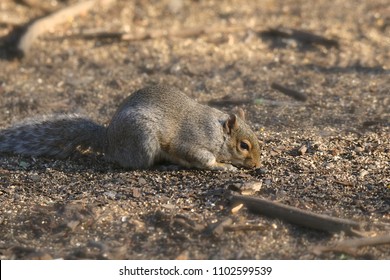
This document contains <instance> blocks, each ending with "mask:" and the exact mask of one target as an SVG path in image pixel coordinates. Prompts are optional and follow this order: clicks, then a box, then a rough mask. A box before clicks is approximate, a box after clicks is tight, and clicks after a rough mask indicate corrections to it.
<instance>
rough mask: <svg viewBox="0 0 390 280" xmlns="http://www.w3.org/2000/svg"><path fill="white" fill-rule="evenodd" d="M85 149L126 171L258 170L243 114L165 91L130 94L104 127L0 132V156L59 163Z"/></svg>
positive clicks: (27, 124)
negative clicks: (169, 166) (169, 167)
mask: <svg viewBox="0 0 390 280" xmlns="http://www.w3.org/2000/svg"><path fill="white" fill-rule="evenodd" d="M87 149H92V151H94V152H97V153H103V154H104V158H105V159H107V160H108V161H111V162H114V163H117V164H119V165H120V166H121V167H124V168H129V169H147V168H150V167H151V166H153V165H154V164H156V163H158V162H160V161H168V162H170V163H174V164H178V165H181V166H184V167H189V168H198V169H209V170H230V171H234V170H237V168H236V167H235V166H237V167H245V168H258V167H260V146H259V141H258V139H257V137H256V135H255V133H254V132H253V131H252V129H251V128H250V127H249V126H248V125H247V124H246V123H245V120H244V114H243V112H242V111H241V113H239V114H226V113H224V112H221V111H219V110H217V109H215V108H211V107H209V106H207V105H201V104H199V103H197V102H196V101H194V100H192V99H191V98H189V97H188V96H186V95H185V94H184V93H182V92H180V91H179V90H177V89H175V88H171V87H167V86H152V87H147V88H143V89H140V90H138V91H136V92H134V93H133V94H131V95H130V96H129V97H128V98H127V99H125V100H124V101H123V102H122V104H121V105H120V106H119V108H118V109H117V111H116V113H115V114H114V116H113V118H112V119H111V122H110V123H109V125H108V126H107V127H104V126H102V125H99V124H97V123H95V122H93V121H91V120H89V119H86V118H83V117H80V116H77V115H66V114H61V115H57V116H55V115H54V116H50V117H42V119H40V120H38V119H35V120H30V121H24V122H21V123H19V124H15V125H13V126H11V127H9V128H6V129H3V130H0V153H12V154H21V155H29V156H47V157H53V158H60V159H62V158H66V157H68V156H70V155H71V154H73V153H75V152H76V151H78V150H87Z"/></svg>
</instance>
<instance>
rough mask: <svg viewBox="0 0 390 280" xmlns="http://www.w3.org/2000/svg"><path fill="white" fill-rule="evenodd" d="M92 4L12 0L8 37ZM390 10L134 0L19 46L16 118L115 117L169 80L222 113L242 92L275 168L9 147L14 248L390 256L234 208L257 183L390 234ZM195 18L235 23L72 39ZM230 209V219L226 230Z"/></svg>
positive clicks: (79, 254) (28, 255)
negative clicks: (243, 190) (240, 193)
mask: <svg viewBox="0 0 390 280" xmlns="http://www.w3.org/2000/svg"><path fill="white" fill-rule="evenodd" d="M76 2H77V1H73V0H71V1H60V0H57V1H55V0H54V1H12V0H5V1H4V0H3V1H1V3H0V36H6V35H7V34H9V32H10V31H11V29H12V27H13V26H15V25H16V24H22V23H25V22H28V21H29V20H31V19H33V18H35V17H37V16H41V15H44V14H45V13H46V12H48V11H54V10H57V9H60V8H63V7H65V6H68V5H70V4H74V3H76ZM37 3H40V4H37ZM389 15H390V8H389V5H388V1H387V0H373V1H364V0H335V1H326V0H318V1H304V0H302V1H298V0H294V1H293V0H288V1H285V0H280V1H277V0H264V1H241V0H231V1H202V0H197V1H196V0H193V1H190V0H188V1H184V0H164V1H153V0H150V1H148V0H145V1H143V0H138V1H136V0H135V1H130V0H129V1H126V0H118V1H116V3H114V4H113V5H112V6H111V7H109V8H107V9H106V10H103V9H98V8H95V9H93V10H92V11H91V12H89V13H85V14H82V15H81V16H79V17H77V18H75V19H74V20H69V21H67V22H66V23H65V24H60V25H58V26H55V27H53V30H52V31H51V32H49V33H46V34H45V35H44V36H43V37H42V38H40V39H39V40H37V41H36V42H35V43H34V44H33V48H32V49H31V51H30V53H29V54H28V55H27V56H25V57H24V58H22V59H16V58H11V57H10V55H9V54H8V53H7V51H6V47H5V44H3V45H2V46H1V49H0V57H1V60H0V96H1V98H0V127H7V126H9V125H11V124H12V123H13V122H16V121H19V120H22V119H24V118H26V117H31V116H37V115H43V114H51V113H63V112H68V113H78V114H83V115H86V116H88V117H90V118H92V119H94V120H97V121H99V122H100V123H104V124H107V123H108V121H109V120H110V117H111V116H112V114H113V112H114V111H115V109H116V107H117V105H118V103H119V102H120V101H121V100H122V99H124V98H125V97H126V96H127V95H129V94H130V93H131V92H133V91H134V90H136V89H139V88H141V87H144V86H147V85H152V84H158V83H163V84H169V85H172V86H175V87H177V88H179V89H181V90H182V91H184V92H185V93H186V94H188V95H189V96H191V97H192V98H195V99H197V100H198V101H199V102H202V103H210V104H214V106H215V107H217V108H219V109H221V110H225V111H230V110H234V109H235V107H236V106H237V104H240V106H242V107H243V108H244V110H245V111H246V113H247V116H248V120H249V123H250V125H251V126H252V127H253V129H254V130H255V131H256V134H257V135H258V137H259V139H260V141H261V143H262V165H263V166H262V167H261V168H260V169H258V170H240V171H239V172H238V173H230V172H211V171H201V170H183V169H179V170H175V171H172V170H170V169H167V168H165V167H164V166H159V167H157V168H156V169H155V170H148V171H130V170H124V169H120V168H117V167H116V166H114V165H112V164H109V163H106V162H104V161H103V159H102V157H101V156H99V155H97V156H95V155H75V156H73V157H72V158H70V159H67V160H54V159H50V158H31V157H21V156H10V155H0V203H1V207H0V259H51V258H55V259H56V258H63V259H176V258H178V259H390V245H389V244H387V245H378V246H363V247H360V248H356V249H353V250H352V249H351V250H337V249H336V250H329V251H326V250H322V251H321V250H318V248H319V247H318V246H331V245H332V244H335V242H337V241H340V240H344V239H346V238H350V237H349V236H347V235H346V234H345V233H343V232H340V233H334V234H330V233H325V232H320V231H317V230H312V229H308V228H304V227H301V226H298V225H294V224H291V223H288V222H285V221H282V220H278V219H274V218H269V217H266V216H263V215H258V214H255V213H252V212H250V211H248V210H247V209H246V208H245V207H244V208H243V209H241V210H240V211H238V212H237V213H235V214H232V213H231V212H230V209H231V205H230V203H229V201H228V200H227V198H226V196H225V193H226V191H227V190H228V189H231V188H235V187H237V186H238V187H239V186H241V185H242V184H244V183H248V182H253V181H255V182H259V184H261V189H260V190H259V191H258V192H257V193H256V194H255V195H256V196H259V197H263V198H267V199H270V200H275V201H278V202H281V203H284V204H287V205H292V206H295V207H298V208H301V209H305V210H309V211H313V212H316V213H321V214H326V215H331V216H335V217H340V218H347V219H351V220H354V221H358V222H360V223H361V224H362V225H363V230H364V231H367V235H370V236H375V235H381V234H385V233H388V232H389V231H390V109H389V108H390V16H389ZM232 26H246V27H247V28H242V29H241V30H231V29H229V28H228V27H232ZM193 28H219V29H220V31H218V32H209V33H207V34H195V35H194V36H182V37H180V38H179V37H174V36H166V37H161V38H156V39H147V38H146V39H145V38H144V39H139V40H130V41H124V40H117V39H115V38H111V39H110V38H92V39H88V38H85V37H83V38H76V37H72V36H71V35H75V34H80V33H83V32H87V31H96V30H97V31H104V32H118V31H121V32H126V33H130V34H143V33H148V32H161V31H164V30H167V31H172V30H173V31H176V32H177V31H178V30H191V29H193ZM281 28H289V29H294V30H299V31H308V32H310V33H312V34H316V35H320V36H323V37H325V38H328V39H332V40H333V41H331V42H333V43H332V44H327V43H321V41H318V42H314V43H311V42H309V41H308V40H305V39H302V38H300V37H299V36H298V38H296V37H288V36H286V34H284V33H283V34H282V33H280V32H279V33H278V32H276V31H275V29H278V30H280V29H281ZM267 31H268V32H267ZM335 42H336V43H335ZM272 83H278V84H281V85H284V86H285V87H288V88H291V89H294V90H297V91H299V92H301V93H303V94H304V95H305V96H307V100H306V101H305V102H302V101H297V100H295V99H294V98H291V97H290V96H286V95H284V94H283V93H281V92H279V91H277V90H275V89H273V88H272V87H271V84H272ZM232 100H233V101H234V102H232ZM237 100H238V101H240V102H238V101H237ZM216 101H217V102H216ZM221 101H223V102H221ZM302 147H304V148H303V149H301V148H302ZM228 217H230V218H232V223H231V225H230V226H229V227H226V228H225V230H223V231H222V232H219V233H218V234H217V233H216V232H214V231H213V230H212V227H213V225H215V224H216V223H219V222H221V221H224V220H225V219H226V218H228Z"/></svg>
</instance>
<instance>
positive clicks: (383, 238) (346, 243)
mask: <svg viewBox="0 0 390 280" xmlns="http://www.w3.org/2000/svg"><path fill="white" fill-rule="evenodd" d="M384 244H390V235H389V234H387V235H380V236H374V237H363V238H353V239H346V240H342V241H338V242H336V243H335V244H334V245H331V246H316V247H314V248H313V252H314V253H315V254H317V255H320V254H322V253H324V252H331V251H336V252H341V253H348V254H355V252H356V249H357V248H359V247H363V246H377V245H384Z"/></svg>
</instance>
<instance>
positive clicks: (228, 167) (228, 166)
mask: <svg viewBox="0 0 390 280" xmlns="http://www.w3.org/2000/svg"><path fill="white" fill-rule="evenodd" d="M210 169H211V170H222V171H233V172H237V171H238V168H237V167H235V166H233V165H231V164H228V163H222V162H216V163H215V164H214V165H213V166H211V168H210Z"/></svg>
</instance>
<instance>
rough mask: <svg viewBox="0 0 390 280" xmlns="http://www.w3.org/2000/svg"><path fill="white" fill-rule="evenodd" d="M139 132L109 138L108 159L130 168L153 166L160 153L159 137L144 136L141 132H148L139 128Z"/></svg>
mask: <svg viewBox="0 0 390 280" xmlns="http://www.w3.org/2000/svg"><path fill="white" fill-rule="evenodd" d="M137 133H138V135H136V134H134V135H126V136H125V137H123V136H122V137H120V138H119V137H118V138H114V137H112V138H111V139H109V140H108V145H107V149H106V151H105V157H106V159H107V160H109V161H111V162H114V163H117V164H119V165H120V166H121V167H123V168H129V169H148V168H150V167H151V166H153V165H154V164H155V163H156V161H157V159H158V155H159V154H160V148H159V142H158V139H157V137H152V135H151V134H149V135H148V137H142V135H141V134H142V133H146V132H141V131H139V130H138V131H137ZM122 135H123V134H122ZM145 139H146V140H147V141H146V140H145ZM110 142H111V143H112V144H111V145H110Z"/></svg>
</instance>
